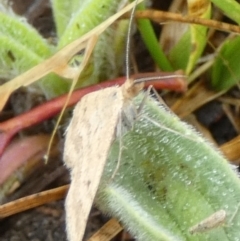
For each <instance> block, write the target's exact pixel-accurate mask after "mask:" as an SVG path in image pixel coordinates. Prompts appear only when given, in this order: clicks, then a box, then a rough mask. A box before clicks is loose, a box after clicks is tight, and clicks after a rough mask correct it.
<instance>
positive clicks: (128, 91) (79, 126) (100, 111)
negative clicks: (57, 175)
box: [64, 4, 144, 241]
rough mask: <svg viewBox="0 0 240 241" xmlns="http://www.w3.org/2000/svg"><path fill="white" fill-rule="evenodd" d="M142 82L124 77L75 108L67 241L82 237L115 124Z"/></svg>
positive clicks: (68, 157) (68, 153)
mask: <svg viewBox="0 0 240 241" xmlns="http://www.w3.org/2000/svg"><path fill="white" fill-rule="evenodd" d="M135 6H136V4H135ZM134 9H135V8H133V10H132V14H131V18H130V23H131V22H132V18H133V13H134ZM129 29H130V27H129ZM129 31H130V30H129ZM127 40H128V41H129V36H128V39H127ZM128 44H129V42H127V46H128ZM127 48H128V47H127ZM127 66H128V53H127ZM127 76H129V74H127ZM143 85H144V84H143V82H141V83H135V82H134V80H132V79H129V78H127V80H126V82H125V83H124V84H123V85H122V86H121V87H119V86H114V87H109V88H106V89H103V90H99V91H96V92H93V93H90V94H88V95H85V96H84V97H83V98H82V99H81V101H80V102H79V103H78V104H77V105H76V107H75V109H74V112H73V117H72V120H71V122H70V124H69V126H68V129H67V134H66V139H65V146H64V161H65V164H66V166H67V167H68V168H69V169H70V174H71V185H70V189H69V192H68V195H67V198H66V203H65V208H66V225H67V235H68V239H69V241H80V240H82V238H83V235H84V231H85V227H86V223H87V219H88V215H89V212H90V209H91V207H92V204H93V201H94V198H95V194H96V192H97V189H98V186H99V183H100V179H101V176H102V173H103V169H104V166H105V162H106V160H107V156H108V152H109V149H110V147H111V144H112V142H113V140H114V139H115V136H116V132H117V129H118V126H121V121H122V118H121V117H122V116H123V115H128V114H127V113H126V114H124V112H129V107H130V106H131V100H132V99H133V97H135V96H136V95H137V94H138V93H139V92H140V91H141V90H142V88H143Z"/></svg>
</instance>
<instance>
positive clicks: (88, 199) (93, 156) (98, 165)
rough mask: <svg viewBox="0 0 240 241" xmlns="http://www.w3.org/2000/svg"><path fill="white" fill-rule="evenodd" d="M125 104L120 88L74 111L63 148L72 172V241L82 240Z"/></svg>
mask: <svg viewBox="0 0 240 241" xmlns="http://www.w3.org/2000/svg"><path fill="white" fill-rule="evenodd" d="M123 102H124V100H123V96H122V91H121V88H119V87H110V88H106V89H104V90H101V91H96V92H93V93H91V94H88V95H86V96H84V97H83V98H82V100H81V101H80V102H79V103H78V104H77V106H76V107H75V110H74V113H73V117H72V120H71V123H70V125H69V127H68V130H67V135H66V140H65V147H64V161H65V163H66V165H67V166H68V168H70V170H71V185H70V189H69V192H68V195H67V199H66V204H65V205H66V220H67V233H68V238H69V240H71V241H80V240H82V238H83V235H84V231H85V227H86V222H87V219H88V215H89V212H90V209H91V207H92V203H93V201H94V197H95V194H96V192H97V189H98V185H99V182H100V179H101V176H102V172H103V169H104V166H105V162H106V159H107V156H108V152H109V149H110V146H111V144H112V141H113V139H114V137H115V128H116V125H117V123H118V121H119V117H120V113H121V111H122V108H123Z"/></svg>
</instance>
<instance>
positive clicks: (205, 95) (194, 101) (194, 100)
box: [171, 81, 224, 118]
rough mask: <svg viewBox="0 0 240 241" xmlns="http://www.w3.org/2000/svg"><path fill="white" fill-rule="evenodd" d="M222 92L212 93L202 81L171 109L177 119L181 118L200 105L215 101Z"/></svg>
mask: <svg viewBox="0 0 240 241" xmlns="http://www.w3.org/2000/svg"><path fill="white" fill-rule="evenodd" d="M223 93H224V92H223V91H222V92H217V93H216V92H214V91H212V90H209V89H208V88H207V87H206V84H205V83H204V82H203V81H198V82H197V83H196V84H195V85H194V86H193V87H192V88H191V89H189V90H188V92H187V93H186V94H185V95H184V96H183V97H182V98H180V99H178V100H177V101H176V102H175V103H174V105H173V106H171V109H172V111H173V112H174V113H176V114H177V115H178V116H179V117H181V118H183V117H185V116H187V115H189V114H190V113H192V112H193V111H194V110H196V109H197V108H199V107H201V106H202V105H204V104H206V103H208V102H210V101H212V100H214V99H216V98H217V97H219V96H220V95H222V94H223Z"/></svg>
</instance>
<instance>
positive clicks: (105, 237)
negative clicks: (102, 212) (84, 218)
mask: <svg viewBox="0 0 240 241" xmlns="http://www.w3.org/2000/svg"><path fill="white" fill-rule="evenodd" d="M122 230H123V228H122V226H121V225H120V223H119V222H118V221H117V220H116V219H114V218H112V219H110V220H109V221H108V222H107V223H106V224H105V225H104V226H103V227H101V228H100V229H99V230H98V231H97V232H96V233H95V234H94V235H93V236H92V237H91V238H90V239H88V241H109V240H112V238H114V237H115V236H116V235H117V234H118V233H119V232H121V231H122Z"/></svg>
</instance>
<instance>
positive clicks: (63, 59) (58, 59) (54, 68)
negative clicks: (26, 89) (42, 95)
mask: <svg viewBox="0 0 240 241" xmlns="http://www.w3.org/2000/svg"><path fill="white" fill-rule="evenodd" d="M141 1H142V0H140V1H139V2H141ZM134 4H135V3H134V2H133V3H131V4H129V5H127V6H126V7H124V8H123V9H122V10H121V11H119V12H118V13H116V14H115V15H113V16H112V17H110V18H108V19H107V20H106V21H104V22H103V23H101V24H100V25H98V26H97V27H96V28H94V29H93V30H91V31H90V32H88V33H87V34H85V35H84V36H82V37H81V38H79V39H77V40H75V41H73V42H72V43H71V44H69V45H67V46H66V47H64V48H63V49H62V50H60V51H59V52H57V53H56V54H55V55H53V56H52V57H51V58H49V59H47V60H45V61H43V62H42V63H41V64H39V65H37V66H35V67H33V68H32V69H30V70H28V71H27V72H25V73H23V74H22V75H19V76H17V77H16V78H14V79H12V80H10V81H8V82H7V83H5V84H3V85H2V86H0V96H1V102H0V110H2V109H3V107H4V105H5V104H6V102H7V100H8V98H9V96H10V94H11V93H12V92H13V91H15V90H16V89H18V88H19V87H21V86H27V85H30V84H32V83H34V82H35V81H36V80H38V79H40V78H42V77H44V76H45V75H47V74H49V73H50V72H59V69H61V68H63V69H64V68H67V64H68V62H69V60H70V59H71V58H72V57H73V56H74V55H75V54H76V53H78V52H79V51H81V50H83V49H84V48H85V47H86V44H87V41H89V39H90V38H91V37H92V36H93V35H95V36H99V35H100V34H101V33H102V32H103V31H104V30H105V29H106V28H107V27H109V26H110V25H111V24H112V23H113V22H115V21H116V20H117V19H118V18H119V17H121V16H122V15H123V14H124V13H126V12H128V11H129V10H131V9H132V7H133V6H134Z"/></svg>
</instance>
